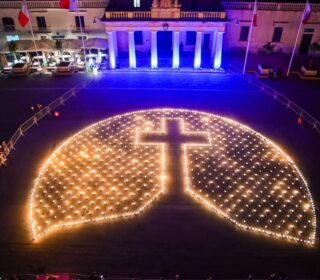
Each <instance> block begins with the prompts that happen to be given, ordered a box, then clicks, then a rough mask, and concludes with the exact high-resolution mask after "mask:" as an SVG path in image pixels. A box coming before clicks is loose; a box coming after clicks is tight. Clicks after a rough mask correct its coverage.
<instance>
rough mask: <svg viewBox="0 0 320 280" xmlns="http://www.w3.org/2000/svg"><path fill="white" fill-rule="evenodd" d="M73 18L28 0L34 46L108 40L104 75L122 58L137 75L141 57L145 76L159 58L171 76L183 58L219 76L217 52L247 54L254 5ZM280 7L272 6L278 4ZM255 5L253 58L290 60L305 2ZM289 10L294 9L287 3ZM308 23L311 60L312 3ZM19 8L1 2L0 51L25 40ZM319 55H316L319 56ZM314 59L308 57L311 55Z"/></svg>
mask: <svg viewBox="0 0 320 280" xmlns="http://www.w3.org/2000/svg"><path fill="white" fill-rule="evenodd" d="M77 2H78V5H79V13H77V12H71V11H69V10H63V9H60V7H59V1H57V0H27V3H28V6H29V13H30V18H31V24H32V27H33V30H34V33H35V37H36V39H37V40H41V39H53V40H55V39H61V40H63V39H79V38H81V33H80V26H82V27H83V31H84V36H85V37H86V38H108V41H109V61H110V68H112V69H114V68H117V67H119V64H118V57H121V54H124V55H123V56H122V57H127V59H128V64H127V66H128V67H130V68H136V67H137V65H138V64H139V63H138V60H139V56H138V55H137V54H140V57H141V54H144V56H143V57H144V59H146V61H148V59H149V61H148V62H147V63H146V64H147V65H148V66H150V67H151V68H157V67H159V60H160V58H161V57H162V56H169V57H171V59H172V61H171V62H170V63H171V67H172V68H179V67H181V56H182V54H184V55H187V56H188V57H189V58H191V59H192V66H193V67H194V68H196V69H197V68H200V67H201V65H202V64H203V61H204V59H205V60H206V62H207V63H208V64H209V65H210V66H211V67H213V68H215V69H219V68H220V66H221V61H222V59H223V52H228V51H230V52H238V51H241V52H243V51H244V50H245V48H246V46H247V42H248V35H249V28H250V24H251V19H252V11H253V1H229V0H225V1H220V0H158V1H157V0H154V1H153V0H77ZM277 2H278V1H277ZM277 2H275V1H271V0H269V1H258V11H257V17H258V24H257V26H256V27H254V28H253V31H252V40H251V47H250V51H251V52H259V51H261V50H262V49H263V47H264V46H265V45H266V44H268V42H269V43H271V44H272V46H274V48H273V51H274V52H282V53H290V52H292V49H293V46H294V43H295V39H296V35H297V31H298V28H299V24H300V20H301V17H302V14H303V11H304V8H305V3H304V2H303V1H300V3H299V2H297V1H295V0H291V2H286V1H279V2H281V3H277ZM293 2H295V3H293ZM310 2H311V6H312V13H311V18H310V19H309V21H308V22H307V23H306V24H304V25H303V26H302V29H301V32H300V36H299V38H298V48H297V53H300V54H308V53H309V54H310V53H311V51H310V45H311V44H312V43H316V42H319V40H320V4H317V0H310ZM20 8H21V0H0V20H1V26H0V31H1V32H0V49H1V47H3V46H4V45H5V43H6V42H7V41H10V40H30V39H31V33H30V29H29V26H28V25H27V26H26V27H25V28H22V27H21V26H20V25H19V23H18V13H19V9H20ZM318 53H319V52H318ZM312 54H314V53H313V52H312Z"/></svg>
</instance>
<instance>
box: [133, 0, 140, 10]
mask: <svg viewBox="0 0 320 280" xmlns="http://www.w3.org/2000/svg"><path fill="white" fill-rule="evenodd" d="M133 7H134V8H140V0H133Z"/></svg>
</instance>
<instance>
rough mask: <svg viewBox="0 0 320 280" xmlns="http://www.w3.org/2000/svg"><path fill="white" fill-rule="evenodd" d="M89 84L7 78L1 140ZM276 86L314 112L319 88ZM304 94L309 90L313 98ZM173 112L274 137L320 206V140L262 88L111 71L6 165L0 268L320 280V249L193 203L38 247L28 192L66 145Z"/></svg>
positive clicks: (57, 237) (0, 183) (0, 97)
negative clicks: (217, 118)
mask: <svg viewBox="0 0 320 280" xmlns="http://www.w3.org/2000/svg"><path fill="white" fill-rule="evenodd" d="M84 79H87V78H86V77H85V76H83V75H82V76H81V75H77V76H74V77H61V78H46V77H42V78H40V77H34V76H33V77H29V78H23V79H5V78H1V79H0V83H1V89H0V109H1V110H0V114H1V115H0V117H1V118H0V119H1V121H0V128H1V131H0V135H1V138H3V139H7V138H8V137H9V136H10V135H11V134H12V133H13V132H14V129H15V128H16V127H17V126H18V124H19V123H20V122H21V121H23V120H24V119H26V118H27V117H28V116H30V106H32V105H34V104H37V103H42V104H44V105H45V104H47V103H49V102H50V101H52V100H54V99H55V98H56V97H58V96H59V95H60V94H62V93H63V92H64V91H65V90H66V89H68V88H70V87H71V86H73V85H75V84H77V83H79V82H80V81H83V80H84ZM294 84H295V85H296V87H294V86H293V85H294ZM275 86H277V87H278V89H281V91H282V92H283V93H285V94H287V95H288V96H295V101H296V102H297V103H298V104H299V102H300V101H303V102H304V104H303V105H304V107H305V109H307V110H308V109H310V111H312V110H313V113H316V106H315V105H314V103H316V102H317V101H318V97H317V96H316V92H317V90H316V88H317V84H316V83H314V84H312V85H311V84H308V83H306V82H296V81H295V80H292V81H291V82H289V81H286V82H283V83H281V82H280V81H279V82H277V84H275ZM298 88H300V89H301V91H305V89H308V90H307V91H308V98H310V101H307V99H306V98H305V95H301V94H299V92H300V91H299V90H298ZM292 92H294V93H292ZM165 107H171V108H186V109H196V110H200V111H205V112H211V113H214V114H218V115H223V116H226V117H229V118H232V119H235V120H237V121H239V122H241V123H243V124H246V125H248V126H250V127H251V128H253V129H254V130H256V131H258V132H260V133H262V134H263V135H265V136H267V137H268V138H270V139H272V140H273V141H274V142H276V143H277V144H278V145H279V146H280V147H281V148H282V149H283V150H284V151H286V152H287V153H288V154H289V155H291V156H292V158H293V160H294V161H295V163H296V164H297V166H298V167H299V168H300V170H301V171H302V173H303V174H304V175H305V177H306V178H307V181H308V184H309V187H310V190H311V193H312V195H313V198H314V200H315V202H316V206H317V207H318V201H319V199H320V192H319V188H318V186H319V184H320V180H319V175H318V168H317V167H318V166H320V157H319V154H320V144H319V143H320V142H319V141H320V140H319V139H320V137H319V136H318V135H317V134H316V133H315V132H314V131H312V130H311V129H310V128H309V127H308V126H307V125H298V124H297V116H295V115H293V114H292V113H291V112H290V111H288V110H287V109H286V108H284V107H283V106H282V105H280V104H278V103H277V102H275V101H274V100H273V99H271V98H270V97H269V96H267V95H265V94H263V93H262V92H261V91H260V90H259V89H256V88H254V87H252V86H251V85H249V84H247V83H246V82H245V81H243V80H241V79H240V78H238V77H235V76H233V75H210V74H196V73H194V74H182V73H180V74H177V73H108V74H105V75H101V76H98V77H96V78H95V80H94V81H93V82H92V83H91V84H90V87H89V88H88V89H86V90H83V91H81V92H80V93H79V94H78V96H77V97H76V98H74V99H72V100H70V101H69V102H68V103H66V104H65V106H63V107H61V108H59V109H58V111H59V112H60V117H59V118H55V117H54V116H48V117H47V118H46V119H44V120H43V121H42V122H40V124H39V125H38V126H36V127H35V128H34V129H31V130H30V131H29V132H27V133H26V135H25V137H24V138H23V139H22V141H21V142H19V144H18V145H17V147H16V150H15V151H14V152H13V154H12V155H11V156H10V158H9V160H8V164H7V166H6V167H4V168H2V169H0V191H1V197H0V205H1V206H0V207H1V211H0V224H1V227H0V245H1V246H0V271H1V272H3V273H10V272H19V273H21V272H25V273H26V272H37V271H39V270H45V271H47V272H65V271H72V272H81V273H88V272H90V271H92V270H97V271H99V272H103V273H106V275H112V276H128V277H139V276H140V277H158V276H159V275H160V273H168V274H169V275H170V276H172V275H174V273H177V272H181V273H183V275H185V276H186V277H207V275H209V274H213V275H214V276H215V278H220V277H221V278H230V277H239V278H244V277H247V275H248V274H249V273H251V274H253V275H255V276H256V277H266V276H267V275H269V274H270V273H271V272H273V271H275V272H280V271H283V272H286V273H287V274H288V276H289V277H290V278H293V277H296V278H304V277H305V278H307V277H309V278H312V277H313V278H317V277H320V271H319V267H318V260H319V257H320V251H319V247H318V245H317V246H316V247H315V248H308V247H305V246H302V245H297V244H291V243H287V242H282V241H274V240H270V239H268V238H265V237H263V236H259V235H248V234H246V233H244V232H242V231H238V230H235V229H234V227H233V226H232V225H230V224H228V223H226V222H225V221H223V220H222V219H219V218H215V217H213V216H212V214H211V213H209V212H207V211H205V210H204V209H203V208H202V207H201V206H199V205H198V204H195V203H191V202H190V201H185V200H181V201H180V202H179V201H175V203H172V201H171V202H170V203H169V205H168V204H166V203H163V204H160V206H159V207H155V208H151V209H150V211H148V212H147V214H143V215H141V216H139V217H138V218H137V219H128V220H125V221H123V222H120V223H105V224H97V225H92V226H79V227H77V228H72V229H69V230H65V231H63V233H61V234H54V235H50V236H48V238H46V239H44V240H42V241H39V242H33V241H32V235H31V227H30V223H29V219H28V213H29V212H28V211H29V210H28V207H29V197H30V192H31V189H32V186H33V185H34V179H35V178H36V176H37V175H38V174H39V172H40V168H41V166H42V164H43V163H44V162H45V160H46V158H47V157H48V156H50V154H51V153H52V152H53V151H54V150H55V149H56V148H57V147H58V146H59V144H60V143H62V142H63V141H64V140H65V139H66V138H67V137H70V136H71V135H73V134H74V133H76V132H78V131H79V130H80V129H82V128H84V127H86V126H87V125H89V124H92V123H95V122H97V121H99V120H102V119H106V118H107V117H110V116H113V115H117V114H120V113H125V112H129V111H133V110H140V109H148V108H165ZM317 236H318V235H317Z"/></svg>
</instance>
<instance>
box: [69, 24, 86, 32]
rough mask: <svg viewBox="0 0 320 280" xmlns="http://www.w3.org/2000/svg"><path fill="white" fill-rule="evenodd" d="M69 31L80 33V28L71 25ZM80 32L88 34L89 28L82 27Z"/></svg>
mask: <svg viewBox="0 0 320 280" xmlns="http://www.w3.org/2000/svg"><path fill="white" fill-rule="evenodd" d="M70 30H71V32H72V33H81V28H80V26H76V25H71V26H70ZM82 32H87V33H88V32H90V26H82Z"/></svg>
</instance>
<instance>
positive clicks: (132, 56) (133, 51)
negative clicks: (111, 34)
mask: <svg viewBox="0 0 320 280" xmlns="http://www.w3.org/2000/svg"><path fill="white" fill-rule="evenodd" d="M128 33H129V67H130V68H137V64H136V48H135V44H134V31H129V32H128Z"/></svg>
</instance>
